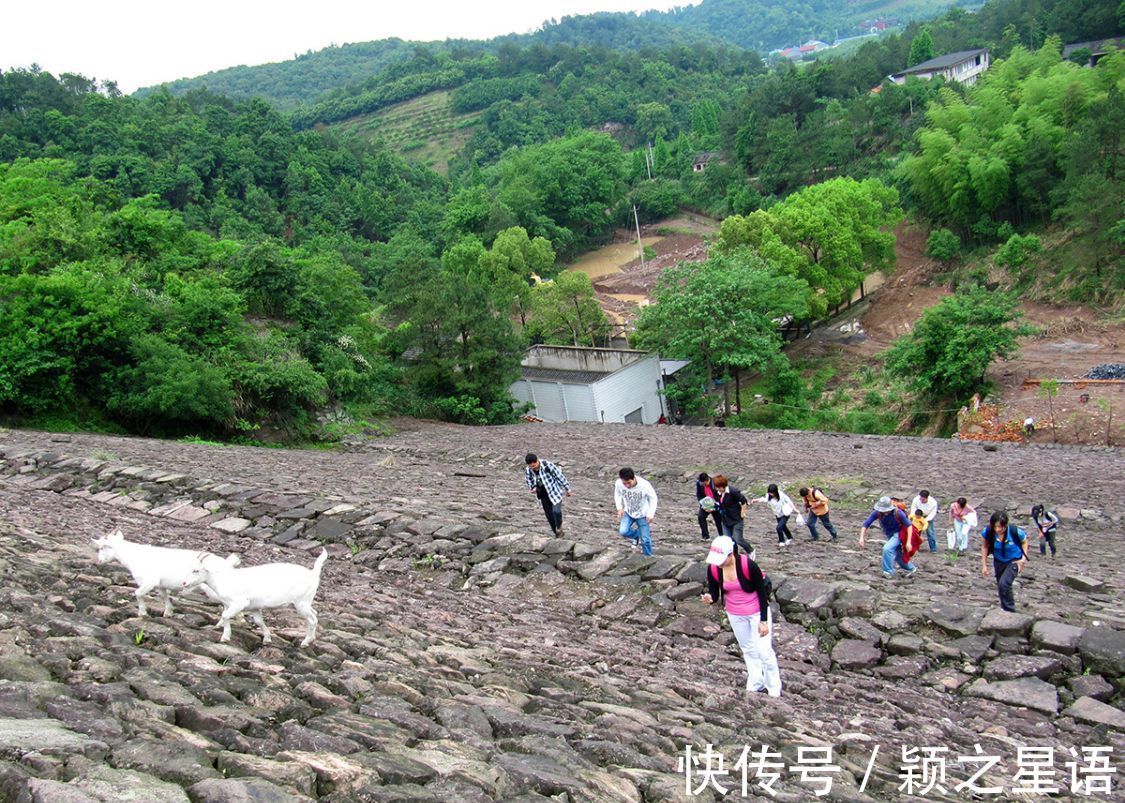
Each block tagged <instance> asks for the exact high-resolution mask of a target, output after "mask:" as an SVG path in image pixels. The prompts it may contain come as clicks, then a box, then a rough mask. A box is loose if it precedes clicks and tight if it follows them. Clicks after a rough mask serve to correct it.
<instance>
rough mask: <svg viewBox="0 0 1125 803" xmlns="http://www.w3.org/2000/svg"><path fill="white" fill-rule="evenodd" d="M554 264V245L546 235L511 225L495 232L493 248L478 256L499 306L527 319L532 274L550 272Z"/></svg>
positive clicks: (483, 276)
mask: <svg viewBox="0 0 1125 803" xmlns="http://www.w3.org/2000/svg"><path fill="white" fill-rule="evenodd" d="M554 264H555V249H553V248H552V247H551V243H550V241H549V240H547V239H546V238H545V237H528V236H527V230H526V229H524V228H523V227H521V226H513V227H512V228H510V229H505V230H504V231H502V232H500V233H499V234H497V235H496V239H495V240H494V241H493V243H492V248H490V249H489V250H488V251H487V252H484V253H482V254H481V255H480V257H479V258H478V265H479V267H480V271H481V275H482V278H483V279H484V280H485V281H487V282H489V283H491V284H492V287H493V291H494V293H495V295H496V298H497V299H498V300H499V302H500V304H501V309H505V308H507V309H510V310H513V311H514V312H515V314H516V315H518V316H519V319H520V325H521V326H523V325H525V324H526V323H527V316H528V313H529V312H530V311H531V309H530V308H531V283H532V279H533V277H534V276H541V275H542V274H546V273H549V272H550V271H551V269H552V268H553V267H554Z"/></svg>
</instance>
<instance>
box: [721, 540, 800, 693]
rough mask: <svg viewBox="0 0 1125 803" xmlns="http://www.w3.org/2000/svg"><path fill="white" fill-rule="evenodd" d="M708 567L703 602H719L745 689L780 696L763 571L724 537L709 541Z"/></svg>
mask: <svg viewBox="0 0 1125 803" xmlns="http://www.w3.org/2000/svg"><path fill="white" fill-rule="evenodd" d="M707 564H708V565H707V593H706V594H704V595H703V596H702V600H703V601H704V602H705V603H707V604H708V605H711V604H712V603H714V602H717V601H718V600H722V602H723V606H724V607H725V608H726V612H727V621H729V622H730V627H731V630H733V631H734V636H735V638H736V639H738V646H739V647H741V648H742V657H743V659H744V660H745V661H746V676H747V677H746V690H747V691H748V692H760V691H765V692H767V693H769V695H770V696H771V697H780V696H781V670H780V669H779V668H778V666H777V655H776V654H774V651H773V619H772V617H771V616H770V613H769V600H768V598H767V596H766V584H765V579H764V576H763V574H762V570H761V569H760V568H758V564H757V563H755V562H754V561H753V559H752V558H751V557H750V556H748V555H744V554H740V553H739V552H738V548H737V547H736V546H735V544H734V541H733V540H731V539H730V538H729V537H728V536H725V535H721V536H719V537H718V538H716V539H715V540H714V541H712V542H711V551H710V553H709V554H708V555H707ZM763 612H764V614H765V616H764V618H763Z"/></svg>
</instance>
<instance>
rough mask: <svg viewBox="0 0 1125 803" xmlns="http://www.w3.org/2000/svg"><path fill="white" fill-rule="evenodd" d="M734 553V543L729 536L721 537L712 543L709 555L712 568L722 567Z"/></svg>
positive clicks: (708, 559) (708, 560) (708, 558)
mask: <svg viewBox="0 0 1125 803" xmlns="http://www.w3.org/2000/svg"><path fill="white" fill-rule="evenodd" d="M733 553H734V541H732V540H731V538H730V536H728V535H720V536H719V537H718V538H716V539H715V540H714V541H712V542H711V551H710V552H708V553H707V562H708V563H710V564H711V565H712V566H722V565H723V564H724V563H726V562H727V558H729V557H730V556H731V555H732V554H733Z"/></svg>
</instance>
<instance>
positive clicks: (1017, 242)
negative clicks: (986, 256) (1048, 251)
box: [995, 234, 1043, 268]
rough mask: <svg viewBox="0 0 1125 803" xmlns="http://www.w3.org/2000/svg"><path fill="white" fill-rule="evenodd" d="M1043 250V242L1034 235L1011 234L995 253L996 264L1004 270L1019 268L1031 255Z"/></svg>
mask: <svg viewBox="0 0 1125 803" xmlns="http://www.w3.org/2000/svg"><path fill="white" fill-rule="evenodd" d="M1042 250H1043V242H1042V241H1041V240H1040V239H1039V238H1038V237H1037V236H1035V235H1034V234H1027V235H1020V234H1013V235H1012V236H1011V237H1009V238H1008V241H1007V242H1006V243H1004V244H1003V245H1002V246H1000V248H999V249H998V250H997V251H996V257H995V259H996V264H997V265H1000V266H1001V267H1005V268H1019V267H1021V266H1022V265H1023V264H1024V263H1025V262H1027V260H1028V259H1030V258H1031V255H1032V254H1038V253H1039V252H1040V251H1042Z"/></svg>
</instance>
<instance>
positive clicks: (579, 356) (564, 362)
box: [523, 346, 647, 373]
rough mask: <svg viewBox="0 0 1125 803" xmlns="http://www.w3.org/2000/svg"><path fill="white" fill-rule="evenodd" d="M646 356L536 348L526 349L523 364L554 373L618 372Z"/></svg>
mask: <svg viewBox="0 0 1125 803" xmlns="http://www.w3.org/2000/svg"><path fill="white" fill-rule="evenodd" d="M645 356H647V355H646V353H645V352H643V351H628V350H621V349H591V348H570V347H567V346H536V347H535V348H532V349H528V352H527V354H525V355H524V358H523V364H524V365H526V366H528V367H534V368H548V369H551V370H555V371H597V372H599V373H612V372H613V371H620V370H621V369H622V368H624V367H625V366H626V365H628V364H629V363H632V362H635V361H636V360H638V359H641V358H643V357H645Z"/></svg>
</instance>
